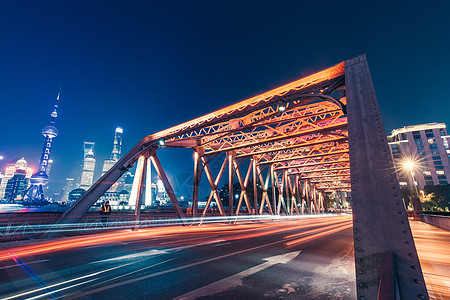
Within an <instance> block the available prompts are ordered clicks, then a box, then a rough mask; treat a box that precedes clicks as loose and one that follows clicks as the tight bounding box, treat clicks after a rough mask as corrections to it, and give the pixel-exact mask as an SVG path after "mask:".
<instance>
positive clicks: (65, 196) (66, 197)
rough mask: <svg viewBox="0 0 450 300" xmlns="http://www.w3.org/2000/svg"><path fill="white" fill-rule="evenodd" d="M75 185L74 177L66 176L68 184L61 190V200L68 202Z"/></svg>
mask: <svg viewBox="0 0 450 300" xmlns="http://www.w3.org/2000/svg"><path fill="white" fill-rule="evenodd" d="M74 187H75V180H74V179H73V178H66V184H65V185H64V187H63V190H62V192H61V195H62V196H61V201H62V202H67V201H68V200H69V193H70V191H72V190H73V189H74Z"/></svg>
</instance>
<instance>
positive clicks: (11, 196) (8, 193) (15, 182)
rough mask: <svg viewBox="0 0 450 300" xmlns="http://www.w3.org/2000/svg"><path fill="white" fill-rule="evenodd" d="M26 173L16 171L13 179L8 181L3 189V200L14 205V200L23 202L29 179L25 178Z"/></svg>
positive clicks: (21, 170)
mask: <svg viewBox="0 0 450 300" xmlns="http://www.w3.org/2000/svg"><path fill="white" fill-rule="evenodd" d="M26 175H27V173H26V171H25V170H23V169H17V170H16V172H15V173H14V175H13V177H12V178H11V179H9V180H8V182H7V184H6V189H5V199H6V200H7V201H8V202H10V203H14V201H15V200H23V198H24V194H25V192H26V190H27V187H28V181H29V178H26Z"/></svg>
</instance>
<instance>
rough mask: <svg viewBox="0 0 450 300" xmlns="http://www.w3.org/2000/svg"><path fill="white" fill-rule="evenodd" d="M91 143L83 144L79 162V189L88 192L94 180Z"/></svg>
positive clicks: (93, 160) (92, 145) (93, 159)
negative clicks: (81, 157)
mask: <svg viewBox="0 0 450 300" xmlns="http://www.w3.org/2000/svg"><path fill="white" fill-rule="evenodd" d="M94 145H95V143H93V142H84V147H83V160H82V162H81V176H80V184H79V187H80V188H82V189H85V190H88V189H89V188H90V187H91V185H92V181H93V180H94V171H95V156H94Z"/></svg>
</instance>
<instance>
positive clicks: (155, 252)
mask: <svg viewBox="0 0 450 300" xmlns="http://www.w3.org/2000/svg"><path fill="white" fill-rule="evenodd" d="M167 253H168V252H167V251H165V250H159V249H151V250H147V251H143V252H139V253H133V254H128V255H124V256H118V257H112V258H107V259H103V260H97V261H93V262H90V264H97V263H101V262H108V261H117V260H124V259H130V258H138V257H144V256H156V255H161V254H167Z"/></svg>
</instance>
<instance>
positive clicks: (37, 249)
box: [0, 216, 336, 261]
mask: <svg viewBox="0 0 450 300" xmlns="http://www.w3.org/2000/svg"><path fill="white" fill-rule="evenodd" d="M293 219H294V220H295V218H293ZM308 222H310V224H305V225H297V224H295V225H292V223H288V224H289V225H285V226H282V227H281V228H274V229H270V228H271V227H277V226H280V222H274V223H266V224H267V225H266V227H265V228H264V231H261V232H254V231H255V230H258V229H259V228H258V224H259V223H253V224H248V223H247V224H240V225H239V226H235V227H232V226H228V228H227V227H225V226H226V225H220V226H202V227H197V226H191V227H185V226H171V227H158V228H152V229H151V230H150V229H142V230H140V231H128V230H127V231H116V232H108V233H103V234H94V235H89V236H78V237H69V238H61V239H58V240H56V241H55V240H50V241H45V240H44V241H42V242H37V243H35V244H33V245H26V246H20V247H14V248H13V249H14V251H15V252H16V253H17V255H19V256H21V257H26V256H29V255H34V254H43V253H49V252H53V251H64V250H68V249H73V248H79V247H84V246H92V245H98V244H104V243H110V242H117V241H125V240H133V239H138V238H149V237H152V236H168V235H170V234H202V235H204V234H206V233H210V234H213V233H216V234H224V233H227V232H230V231H231V233H233V234H237V235H236V236H235V237H228V240H233V239H246V238H252V237H258V236H264V235H267V234H270V233H276V232H283V231H288V230H292V229H293V228H297V229H300V228H306V227H311V226H322V225H326V224H334V223H336V219H335V217H331V216H330V217H328V218H318V219H317V220H315V219H309V220H308ZM272 224H273V225H272ZM230 228H231V229H230ZM245 231H247V232H249V231H252V232H254V233H248V234H242V233H243V232H245ZM188 241H189V240H188ZM9 258H10V255H9V253H7V252H6V251H0V261H3V260H7V259H9Z"/></svg>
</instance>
